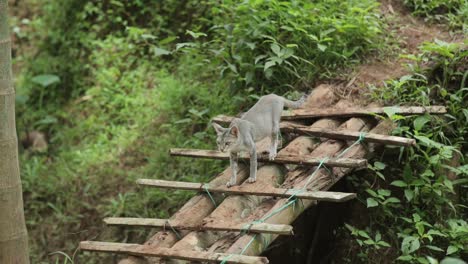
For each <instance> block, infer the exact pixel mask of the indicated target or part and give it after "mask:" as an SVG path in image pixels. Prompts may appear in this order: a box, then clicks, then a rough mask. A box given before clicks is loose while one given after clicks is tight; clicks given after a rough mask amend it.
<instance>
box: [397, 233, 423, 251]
mask: <svg viewBox="0 0 468 264" xmlns="http://www.w3.org/2000/svg"><path fill="white" fill-rule="evenodd" d="M420 246H421V244H420V243H419V239H418V238H416V237H412V236H407V237H405V238H404V239H403V242H402V243H401V251H402V252H403V254H405V255H408V254H410V253H413V252H414V251H416V250H418V249H419V247H420Z"/></svg>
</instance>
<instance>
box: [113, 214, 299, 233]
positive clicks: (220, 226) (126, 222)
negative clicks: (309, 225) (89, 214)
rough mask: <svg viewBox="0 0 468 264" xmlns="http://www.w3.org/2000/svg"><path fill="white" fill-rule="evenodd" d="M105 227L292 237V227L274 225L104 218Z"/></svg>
mask: <svg viewBox="0 0 468 264" xmlns="http://www.w3.org/2000/svg"><path fill="white" fill-rule="evenodd" d="M104 222H105V223H106V224H107V225H118V226H142V227H159V228H164V229H166V230H170V229H171V228H174V229H182V230H192V231H207V230H210V231H233V232H242V231H247V230H248V231H249V232H252V233H266V234H277V235H293V227H292V226H290V225H275V224H264V223H258V224H250V223H247V224H235V223H232V224H230V223H204V224H202V225H189V226H188V225H180V224H178V223H177V222H174V221H171V222H170V221H169V220H168V219H156V218H131V217H108V218H104Z"/></svg>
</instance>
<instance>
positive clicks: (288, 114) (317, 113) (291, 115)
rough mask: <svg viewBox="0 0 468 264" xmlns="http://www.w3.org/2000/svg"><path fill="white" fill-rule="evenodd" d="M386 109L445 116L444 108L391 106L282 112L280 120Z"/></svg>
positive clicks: (380, 112) (366, 113)
mask: <svg viewBox="0 0 468 264" xmlns="http://www.w3.org/2000/svg"><path fill="white" fill-rule="evenodd" d="M386 108H393V109H395V113H396V114H398V115H421V114H426V113H428V114H445V113H447V110H446V109H445V107H444V106H425V107H423V106H391V107H375V108H367V109H345V110H333V109H297V110H292V111H284V112H283V114H282V116H281V119H283V120H294V119H307V118H324V117H363V116H371V115H383V114H385V109H386Z"/></svg>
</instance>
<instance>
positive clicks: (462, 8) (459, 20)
mask: <svg viewBox="0 0 468 264" xmlns="http://www.w3.org/2000/svg"><path fill="white" fill-rule="evenodd" d="M404 2H405V4H406V5H407V6H409V7H410V8H411V9H412V10H414V11H413V13H414V14H416V15H420V16H424V17H428V18H429V19H430V20H435V21H438V22H444V23H447V24H448V25H449V26H450V27H451V28H454V29H463V32H466V31H467V30H468V24H467V21H468V2H467V1H466V0H405V1H404Z"/></svg>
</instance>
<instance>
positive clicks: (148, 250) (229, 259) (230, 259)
mask: <svg viewBox="0 0 468 264" xmlns="http://www.w3.org/2000/svg"><path fill="white" fill-rule="evenodd" d="M80 249H81V250H86V251H94V252H107V253H117V254H128V255H134V256H146V257H163V258H169V259H180V260H188V261H202V262H212V263H213V262H214V263H219V262H222V261H223V260H224V259H226V263H233V264H234V263H236V264H266V263H268V259H267V258H265V257H252V256H244V255H238V254H224V253H212V252H198V251H185V250H184V251H182V250H176V249H171V248H160V247H151V246H145V245H139V244H125V243H112V242H98V241H82V242H81V243H80Z"/></svg>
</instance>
